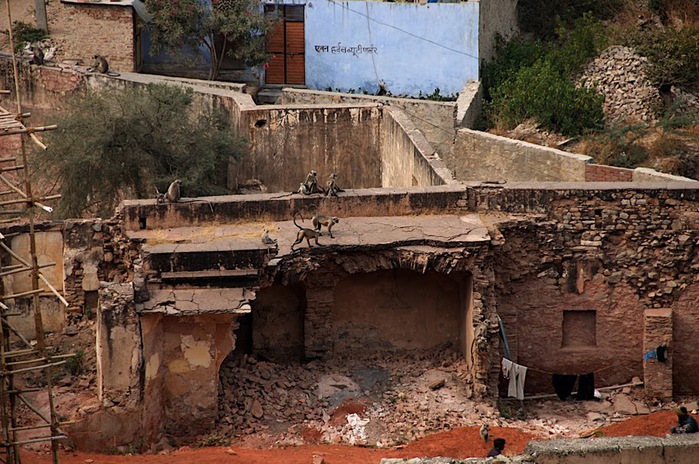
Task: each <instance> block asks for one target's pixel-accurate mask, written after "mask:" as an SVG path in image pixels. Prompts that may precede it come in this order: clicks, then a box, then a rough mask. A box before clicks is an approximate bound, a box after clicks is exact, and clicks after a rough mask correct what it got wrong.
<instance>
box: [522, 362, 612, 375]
mask: <svg viewBox="0 0 699 464" xmlns="http://www.w3.org/2000/svg"><path fill="white" fill-rule="evenodd" d="M614 366H616V364H609V365H608V366H605V367H600V368H599V369H596V370H594V371H587V372H586V374H588V373H589V374H597V373H599V372H602V371H605V370H607V369H609V368H611V367H614ZM527 369H529V370H530V371H534V372H539V373H540V374H546V375H555V374H560V372H549V371H545V370H542V369H537V368H536V367H529V366H527ZM562 375H578V374H562Z"/></svg>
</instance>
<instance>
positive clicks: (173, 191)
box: [165, 179, 182, 203]
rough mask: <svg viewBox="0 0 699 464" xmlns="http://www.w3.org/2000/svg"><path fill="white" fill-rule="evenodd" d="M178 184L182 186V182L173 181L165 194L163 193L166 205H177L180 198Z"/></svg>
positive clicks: (178, 180)
mask: <svg viewBox="0 0 699 464" xmlns="http://www.w3.org/2000/svg"><path fill="white" fill-rule="evenodd" d="M180 184H182V181H181V180H180V179H175V180H173V181H172V183H171V184H170V186H169V187H168V188H167V192H165V199H166V200H167V201H168V203H177V202H178V201H180V199H181V198H182V195H181V193H180Z"/></svg>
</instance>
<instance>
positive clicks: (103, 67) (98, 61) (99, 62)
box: [87, 55, 119, 76]
mask: <svg viewBox="0 0 699 464" xmlns="http://www.w3.org/2000/svg"><path fill="white" fill-rule="evenodd" d="M92 59H93V60H94V61H93V63H92V66H90V67H89V68H87V70H88V71H91V72H98V73H100V74H106V75H108V76H118V75H119V73H116V72H110V71H109V62H108V61H107V58H105V57H103V56H102V55H92Z"/></svg>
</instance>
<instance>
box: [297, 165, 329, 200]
mask: <svg viewBox="0 0 699 464" xmlns="http://www.w3.org/2000/svg"><path fill="white" fill-rule="evenodd" d="M298 191H299V193H302V194H304V195H312V194H314V193H325V192H324V190H323V189H322V188H321V187H319V186H318V173H317V172H316V171H315V170H313V169H311V171H310V172H309V173H308V175H307V176H306V181H305V182H304V183H303V184H301V187H299V190H298Z"/></svg>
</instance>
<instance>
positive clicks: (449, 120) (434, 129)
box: [279, 88, 456, 155]
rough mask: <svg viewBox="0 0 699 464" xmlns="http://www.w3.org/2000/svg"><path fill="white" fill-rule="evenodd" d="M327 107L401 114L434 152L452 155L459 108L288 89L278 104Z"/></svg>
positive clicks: (438, 104)
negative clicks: (378, 108)
mask: <svg viewBox="0 0 699 464" xmlns="http://www.w3.org/2000/svg"><path fill="white" fill-rule="evenodd" d="M299 103H301V104H313V105H328V104H331V105H333V104H337V103H352V104H365V103H374V104H381V105H384V106H390V107H391V108H398V109H400V110H402V111H403V112H404V113H405V114H406V116H407V117H408V118H409V119H410V120H411V121H412V123H413V124H414V125H415V127H416V128H417V129H418V130H419V131H420V132H422V134H423V135H424V136H425V138H426V139H427V141H428V142H429V143H430V145H432V147H433V148H434V150H435V151H436V152H437V153H439V154H441V155H444V154H446V153H449V152H451V150H452V147H453V145H454V132H455V129H454V123H455V119H454V118H455V117H456V104H455V103H454V102H437V101H431V100H414V99H407V98H394V97H386V96H381V97H379V96H375V95H362V94H347V93H339V92H325V91H321V90H307V89H295V88H285V89H283V90H282V95H281V97H280V100H279V104H281V105H289V104H299Z"/></svg>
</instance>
